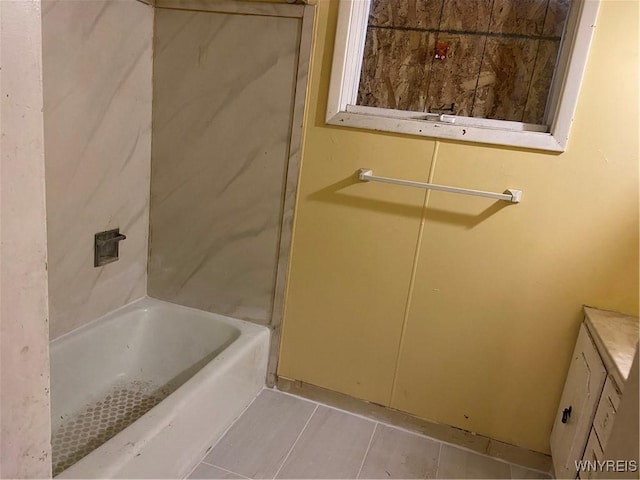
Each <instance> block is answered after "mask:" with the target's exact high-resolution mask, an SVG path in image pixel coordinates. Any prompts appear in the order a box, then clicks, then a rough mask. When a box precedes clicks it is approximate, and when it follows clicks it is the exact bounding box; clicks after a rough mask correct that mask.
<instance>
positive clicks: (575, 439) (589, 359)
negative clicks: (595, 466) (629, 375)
mask: <svg viewBox="0 0 640 480" xmlns="http://www.w3.org/2000/svg"><path fill="white" fill-rule="evenodd" d="M605 378H606V370H605V368H604V365H603V363H602V360H601V359H600V355H598V352H597V350H596V347H595V346H594V344H593V342H592V340H591V337H590V335H589V332H588V331H587V328H586V326H585V325H584V324H582V326H581V327H580V334H579V335H578V341H577V342H576V347H575V350H574V351H573V357H572V358H571V365H570V367H569V374H568V375H567V380H566V382H565V385H564V390H563V392H562V398H561V400H560V408H559V409H558V413H557V416H556V420H555V422H554V425H553V431H552V432H551V453H552V456H553V465H554V468H555V471H556V476H557V477H558V478H575V477H576V473H577V472H576V463H575V462H576V461H577V460H580V459H581V458H582V454H583V453H584V450H585V446H586V444H587V438H588V436H589V432H590V430H591V424H592V422H593V417H594V415H595V411H596V407H597V405H598V401H599V400H600V394H601V392H602V387H603V385H604V381H605ZM567 412H570V413H567ZM563 420H564V421H563Z"/></svg>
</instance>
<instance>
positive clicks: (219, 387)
mask: <svg viewBox="0 0 640 480" xmlns="http://www.w3.org/2000/svg"><path fill="white" fill-rule="evenodd" d="M268 351H269V331H268V329H267V328H265V327H260V326H257V325H253V324H250V323H247V322H243V321H241V320H235V319H232V318H228V317H223V316H221V315H216V314H211V313H207V312H202V311H199V310H194V309H191V308H186V307H181V306H178V305H173V304H170V303H166V302H162V301H159V300H155V299H151V298H144V299H141V300H139V301H136V302H134V303H132V304H130V305H127V306H126V307H123V308H121V309H119V310H117V311H115V312H112V313H110V314H109V315H106V316H104V317H102V318H101V319H98V320H96V321H95V322H92V323H91V324H89V325H87V326H84V327H82V328H79V329H77V330H75V331H73V332H71V333H69V334H67V335H64V336H63V337H60V338H58V339H56V340H55V341H53V342H52V343H51V417H52V439H53V447H54V459H53V460H54V474H55V473H58V471H59V470H62V469H63V468H66V467H68V464H70V463H72V462H73V461H75V459H77V458H78V457H80V456H82V455H84V454H87V453H88V451H90V453H88V454H87V455H86V456H84V457H83V458H82V459H81V460H79V461H77V463H75V464H73V465H72V466H70V467H68V468H66V469H65V470H64V471H62V473H60V474H59V475H58V478H183V477H184V476H185V475H187V474H188V473H189V471H190V470H191V468H193V467H194V466H195V464H196V463H197V462H198V461H199V460H200V459H201V458H202V456H203V455H204V453H205V451H206V449H207V448H208V447H209V446H210V445H211V443H212V441H215V440H216V439H217V438H218V437H219V436H220V435H222V433H223V432H224V430H225V429H226V428H227V427H228V426H229V425H230V424H231V422H232V421H233V420H234V419H235V418H236V417H237V416H238V415H239V414H240V413H241V412H242V411H243V409H244V408H245V407H246V406H247V405H248V404H249V403H250V402H251V400H253V398H254V397H255V396H256V395H257V394H258V392H259V391H260V390H261V389H262V388H263V386H264V380H265V375H266V368H267V357H268ZM154 405H155V406H154ZM145 412H146V413H145ZM136 418H137V419H136ZM130 422H133V423H130ZM129 423H130V424H129ZM127 424H128V426H126V425H127ZM123 428H124V429H123ZM109 437H111V438H109ZM106 438H109V439H108V440H106V442H105V443H102V444H101V445H100V443H101V442H103V441H104V440H105V439H106ZM98 445H99V446H98ZM96 447H97V448H96ZM92 448H95V449H93V450H92ZM91 450H92V451H91ZM56 466H57V470H56Z"/></svg>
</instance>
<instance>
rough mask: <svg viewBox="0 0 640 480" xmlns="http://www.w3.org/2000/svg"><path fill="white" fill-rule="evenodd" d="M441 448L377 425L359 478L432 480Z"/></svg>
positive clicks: (434, 443)
mask: <svg viewBox="0 0 640 480" xmlns="http://www.w3.org/2000/svg"><path fill="white" fill-rule="evenodd" d="M440 445H441V443H440V442H437V441H435V440H431V439H428V438H425V437H422V436H420V435H416V434H414V433H409V432H405V431H404V430H399V429H397V428H393V427H389V426H386V425H380V424H378V427H377V428H376V432H375V434H374V435H373V441H372V442H371V447H370V448H369V451H368V452H367V457H366V458H365V461H364V464H363V465H362V471H361V472H360V476H359V478H435V476H436V468H437V466H438V455H439V453H440Z"/></svg>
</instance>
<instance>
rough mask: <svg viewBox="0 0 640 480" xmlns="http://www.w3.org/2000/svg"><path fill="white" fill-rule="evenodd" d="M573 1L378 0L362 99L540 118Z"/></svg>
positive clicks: (388, 105)
mask: <svg viewBox="0 0 640 480" xmlns="http://www.w3.org/2000/svg"><path fill="white" fill-rule="evenodd" d="M569 3H570V0H372V4H371V12H370V16H369V26H368V28H367V39H366V44H365V52H364V61H363V64H362V72H361V77H360V88H359V92H358V105H366V106H371V107H382V108H393V109H399V110H410V111H419V112H423V111H426V112H434V113H452V114H455V115H463V116H472V117H484V118H493V119H498V120H514V121H524V122H528V123H542V121H543V116H544V112H545V107H546V104H547V97H548V94H549V88H550V85H551V80H552V77H553V70H554V67H555V63H556V58H557V56H558V50H559V47H560V40H561V35H562V32H563V28H564V23H565V19H566V17H567V12H568V10H569Z"/></svg>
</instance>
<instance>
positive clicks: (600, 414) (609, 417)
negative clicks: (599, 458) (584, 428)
mask: <svg viewBox="0 0 640 480" xmlns="http://www.w3.org/2000/svg"><path fill="white" fill-rule="evenodd" d="M619 404H620V394H619V393H618V391H617V390H616V387H615V384H614V383H613V381H612V380H611V378H610V377H609V378H607V381H606V382H605V384H604V389H603V390H602V396H601V397H600V403H598V409H597V410H596V416H595V418H594V419H593V428H595V430H596V433H597V434H598V439H600V444H601V445H602V448H603V449H604V448H606V446H607V441H608V440H609V435H611V428H612V427H613V421H614V419H615V417H616V410H618V405H619Z"/></svg>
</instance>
